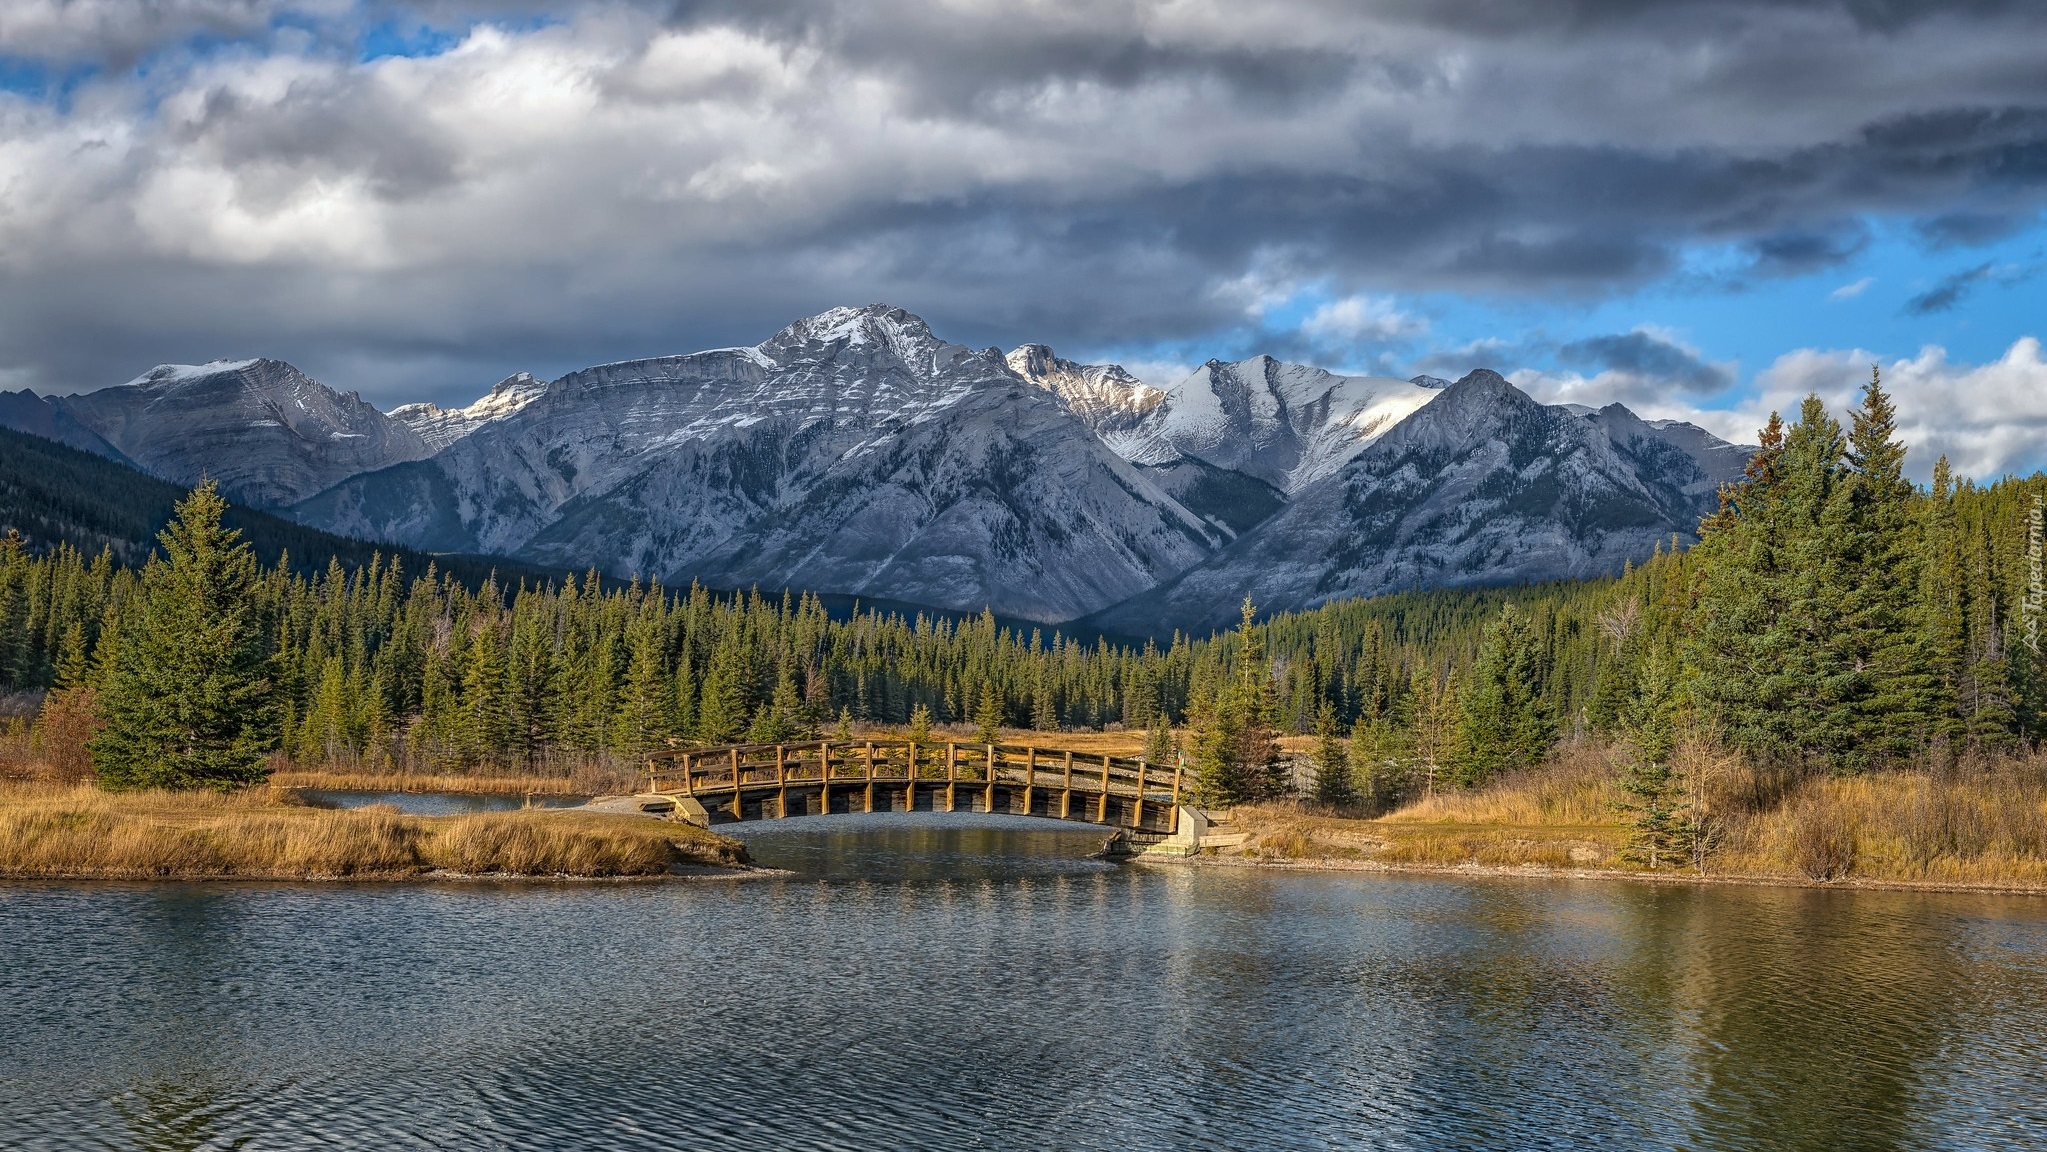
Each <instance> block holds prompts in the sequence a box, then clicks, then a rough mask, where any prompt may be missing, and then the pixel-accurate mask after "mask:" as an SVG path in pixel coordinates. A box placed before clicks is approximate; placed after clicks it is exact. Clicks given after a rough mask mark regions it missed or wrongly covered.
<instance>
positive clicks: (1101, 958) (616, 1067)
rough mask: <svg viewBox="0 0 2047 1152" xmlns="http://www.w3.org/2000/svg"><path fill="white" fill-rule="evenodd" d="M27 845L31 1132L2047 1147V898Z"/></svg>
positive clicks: (19, 989)
mask: <svg viewBox="0 0 2047 1152" xmlns="http://www.w3.org/2000/svg"><path fill="white" fill-rule="evenodd" d="M749 835H750V838H751V840H752V843H753V846H754V851H755V854H756V856H758V857H759V858H761V859H762V860H763V861H765V862H769V863H773V864H777V865H780V866H782V867H786V868H790V869H792V870H795V871H796V872H797V873H798V874H797V875H796V876H793V877H790V878H785V879H776V880H747V881H731V880H693V881H678V882H673V883H659V884H615V885H614V884H598V885H537V884H536V885H521V884H489V883H472V884H419V885H339V884H317V885H256V884H179V885H127V884H93V885H86V884H21V883H15V884H4V885H0V1147H7V1148H74V1147H76V1148H88V1147H89V1148H150V1149H216V1148H218V1149H226V1148H250V1149H268V1148H374V1149H387V1148H456V1149H470V1148H515V1149H583V1148H593V1149H594V1148H690V1149H803V1148H862V1149H894V1148H919V1149H924V1148H928V1149H958V1148H1005V1149H1065V1148H1073V1149H1186V1148H1213V1149H1254V1148H1275V1149H1293V1148H1462V1147H1473V1148H1501V1149H1507V1148H1514V1149H1519V1148H1585V1147H1606V1148H1625V1149H1633V1148H1684V1149H1704V1148H1810V1149H1837V1148H1838V1149H1852V1148H2005V1147H2043V1148H2047V1041H2043V1037H2047V901H2036V900H2029V899H2020V898H1991V897H1969V896H1951V895H1920V894H1903V893H1882V892H1815V891H1805V890H1792V889H1751V888H1708V889H1692V888H1678V887H1672V888H1662V887H1652V886H1647V885H1636V884H1619V883H1592V882H1571V881H1536V880H1526V881H1524V880H1467V879H1453V878H1417V877H1381V876H1361V875H1320V874H1304V873H1262V872H1252V871H1241V870H1228V869H1215V868H1185V867H1179V868H1175V867H1161V866H1117V865H1109V864H1105V863H1102V862H1100V861H1097V860H1093V859H1090V858H1089V854H1090V853H1091V852H1093V851H1094V850H1095V849H1096V848H1097V847H1098V846H1099V840H1100V836H1099V834H1098V833H1091V832H1089V831H1088V830H1086V829H1084V828H1073V829H1069V828H1067V827H1064V826H1061V825H1057V824H1054V823H1051V822H1049V821H1037V822H1026V821H1014V820H990V819H989V818H985V817H965V816H957V815H956V816H950V817H948V816H909V817H865V818H855V817H847V818H840V817H826V818H817V819H806V820H792V821H789V822H787V823H785V824H779V825H758V826H753V828H752V829H751V830H750V831H749Z"/></svg>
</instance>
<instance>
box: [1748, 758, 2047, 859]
mask: <svg viewBox="0 0 2047 1152" xmlns="http://www.w3.org/2000/svg"><path fill="white" fill-rule="evenodd" d="M1716 867H1717V868H1721V869H1726V870H1730V871H1741V872H1750V873H1755V874H1760V875H1774V876H1787V877H1789V876H1803V877H1806V878H1808V879H1814V880H1837V879H1860V880H1875V881H1899V882H1913V883H1936V884H1966V885H1995V886H2016V887H2038V886H2047V784H2043V782H2042V781H2041V780H2040V779H2039V778H2038V777H2037V776H2036V775H2033V774H2031V773H2029V772H2027V771H2025V770H2024V768H2023V767H2018V768H2017V769H2016V770H2011V769H2008V770H2005V771H1997V772H1976V773H1965V774H1959V775H1953V776H1933V775H1926V774H1920V773H1904V772H1895V773H1882V774H1877V775H1870V776H1858V777H1851V778H1845V779H1835V778H1825V777H1822V778H1818V779H1813V780H1808V781H1806V782H1805V783H1804V785H1803V786H1802V787H1799V788H1798V789H1797V790H1796V791H1795V792H1794V793H1793V794H1792V795H1791V796H1790V797H1788V798H1787V799H1786V800H1785V801H1784V802H1783V803H1781V804H1779V805H1777V806H1775V807H1773V808H1770V809H1767V810H1765V811H1762V812H1758V813H1756V814H1754V815H1752V816H1750V817H1748V818H1747V819H1745V820H1742V821H1740V822H1738V823H1737V824H1736V825H1735V827H1734V828H1733V830H1732V833H1731V835H1730V836H1729V838H1728V843H1727V845H1726V847H1725V848H1724V849H1723V850H1722V851H1721V852H1720V854H1719V858H1718V860H1717V862H1716Z"/></svg>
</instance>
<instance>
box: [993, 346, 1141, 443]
mask: <svg viewBox="0 0 2047 1152" xmlns="http://www.w3.org/2000/svg"><path fill="white" fill-rule="evenodd" d="M1003 362H1004V363H1005V364H1007V365H1009V370H1010V371H1012V372H1014V373H1016V374H1017V375H1019V376H1021V377H1023V378H1024V379H1026V380H1028V381H1030V382H1031V383H1033V384H1035V385H1037V386H1038V387H1040V388H1043V389H1045V390H1046V391H1047V392H1050V393H1052V394H1053V395H1054V396H1056V397H1058V398H1059V401H1060V403H1062V404H1064V405H1065V406H1066V408H1067V410H1068V411H1070V412H1072V413H1073V414H1074V415H1076V416H1078V417H1080V419H1081V421H1082V422H1083V423H1085V424H1086V425H1087V426H1088V427H1089V428H1091V429H1093V430H1094V432H1095V435H1097V436H1102V437H1115V436H1118V435H1120V434H1122V433H1125V432H1128V431H1129V430H1130V429H1132V428H1135V427H1136V426H1137V425H1138V424H1139V423H1140V422H1142V420H1143V419H1144V417H1145V414H1146V413H1149V412H1150V411H1151V410H1152V409H1154V408H1156V407H1158V405H1159V402H1160V401H1162V400H1164V399H1165V397H1166V394H1165V393H1164V392H1162V391H1160V390H1159V389H1157V388H1153V387H1152V386H1151V385H1149V384H1146V383H1145V382H1143V381H1142V380H1139V379H1138V378H1137V377H1135V376H1132V375H1131V374H1130V373H1129V372H1127V371H1125V370H1124V368H1123V366H1122V365H1120V364H1080V363H1076V362H1075V361H1072V360H1067V359H1063V358H1061V357H1059V356H1057V355H1054V354H1053V352H1052V349H1051V348H1049V347H1047V346H1045V345H1043V344H1022V345H1018V346H1017V348H1016V349H1015V350H1014V351H1012V352H1010V353H1009V354H1008V355H1007V356H1005V357H1004V358H1003Z"/></svg>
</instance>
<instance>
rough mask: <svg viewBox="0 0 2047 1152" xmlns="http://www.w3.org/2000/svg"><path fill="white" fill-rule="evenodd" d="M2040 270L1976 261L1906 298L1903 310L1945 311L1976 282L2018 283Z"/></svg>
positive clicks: (1923, 313) (1912, 312) (1921, 312)
mask: <svg viewBox="0 0 2047 1152" xmlns="http://www.w3.org/2000/svg"><path fill="white" fill-rule="evenodd" d="M2038 272H2039V269H2038V268H2017V267H2011V266H1999V265H1996V264H1987V263H1986V264H1978V265H1976V266H1975V267H1973V268H1964V269H1962V270H1961V271H1959V272H1950V273H1948V274H1947V275H1946V276H1943V277H1941V278H1940V282H1939V283H1937V284H1935V285H1934V286H1933V287H1931V288H1929V289H1927V290H1926V291H1924V292H1921V293H1920V294H1919V295H1917V296H1914V297H1912V298H1911V299H1910V300H1907V301H1905V313H1906V314H1907V315H1910V316H1927V315H1931V314H1932V313H1935V312H1946V311H1948V310H1949V309H1952V308H1953V307H1954V306H1955V305H1957V304H1959V303H1961V302H1962V298H1963V297H1965V296H1967V295H1968V294H1969V293H1970V292H1973V291H1974V290H1975V289H1976V286H1977V285H1979V284H2006V285H2010V284H2017V283H2020V282H2021V281H2025V280H2030V279H2032V278H2033V276H2034V275H2035V274H2037V273H2038Z"/></svg>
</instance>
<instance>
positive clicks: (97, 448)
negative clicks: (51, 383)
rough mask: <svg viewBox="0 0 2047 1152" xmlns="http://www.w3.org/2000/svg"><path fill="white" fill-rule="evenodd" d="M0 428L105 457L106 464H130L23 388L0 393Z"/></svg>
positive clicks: (52, 405)
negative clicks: (108, 461)
mask: <svg viewBox="0 0 2047 1152" xmlns="http://www.w3.org/2000/svg"><path fill="white" fill-rule="evenodd" d="M0 428H11V429H13V430H14V431H16V432H26V433H28V434H29V435H31V436H40V437H42V438H43V439H45V440H54V441H56V442H57V443H59V444H63V445H65V446H67V447H71V448H76V449H78V450H79V451H81V452H90V453H92V454H93V455H95V456H104V457H106V458H107V459H109V460H119V461H121V462H122V463H129V462H130V461H128V460H127V458H126V457H124V456H122V455H121V451H120V449H118V448H116V447H114V446H113V445H112V444H109V443H107V441H106V438H105V437H103V436H101V435H100V434H99V433H97V432H95V431H93V430H92V429H90V428H87V427H86V426H85V425H83V424H80V423H79V422H78V421H77V420H75V419H73V418H72V416H71V413H69V412H66V411H65V410H64V409H63V408H61V407H59V406H58V405H57V404H55V403H53V402H51V401H49V400H45V399H43V398H42V397H41V396H38V395H36V394H35V393H33V392H31V391H29V390H28V389H26V388H24V389H22V390H21V391H19V392H0Z"/></svg>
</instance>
